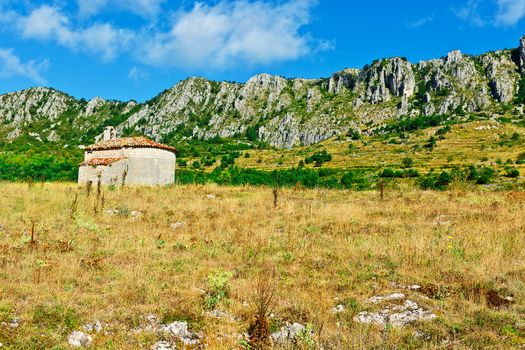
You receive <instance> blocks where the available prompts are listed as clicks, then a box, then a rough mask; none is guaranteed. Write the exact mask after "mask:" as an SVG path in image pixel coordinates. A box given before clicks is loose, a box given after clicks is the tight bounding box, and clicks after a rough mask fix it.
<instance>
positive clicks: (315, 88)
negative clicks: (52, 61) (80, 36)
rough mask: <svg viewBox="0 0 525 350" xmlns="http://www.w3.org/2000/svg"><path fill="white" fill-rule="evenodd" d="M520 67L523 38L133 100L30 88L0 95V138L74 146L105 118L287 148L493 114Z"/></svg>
mask: <svg viewBox="0 0 525 350" xmlns="http://www.w3.org/2000/svg"><path fill="white" fill-rule="evenodd" d="M524 70H525V37H523V38H522V39H521V40H520V45H519V47H518V48H517V49H515V50H501V51H495V52H489V53H486V54H483V55H480V56H470V55H465V54H463V53H461V52H460V51H452V52H450V53H449V54H447V55H446V56H445V57H442V58H439V59H435V60H430V61H423V62H419V63H415V64H414V63H410V62H408V61H407V60H406V59H404V58H398V57H395V58H389V59H381V60H376V61H374V62H373V63H372V64H371V65H367V66H365V67H364V68H363V69H345V70H342V71H339V72H336V73H334V74H333V75H332V76H331V77H329V78H321V79H285V78H283V77H278V76H271V75H268V74H260V75H257V76H255V77H253V78H251V79H250V80H248V81H247V82H246V83H243V84H240V83H229V82H214V81H208V80H206V79H203V78H189V79H186V80H184V81H182V82H180V83H178V84H177V85H175V86H173V87H172V88H171V89H168V90H166V91H164V92H163V93H161V94H160V95H158V96H156V97H155V98H153V99H152V100H150V101H148V102H146V103H143V104H137V103H135V102H134V101H131V102H127V103H124V102H119V101H106V100H103V99H101V98H95V99H92V100H90V101H84V100H75V99H74V98H72V97H70V96H68V95H66V94H63V93H61V92H58V91H55V90H52V89H46V88H32V89H28V90H24V91H19V92H14V93H9V94H5V95H0V138H4V139H9V140H16V139H17V138H19V137H22V136H24V135H25V136H31V135H32V136H31V137H33V138H35V139H37V140H48V141H51V142H59V143H60V142H61V143H72V144H74V143H77V144H78V143H83V142H89V141H91V140H90V138H95V137H96V135H97V134H99V133H100V132H101V130H102V128H103V126H105V125H108V124H115V125H116V126H117V130H118V133H120V134H130V133H140V134H145V135H147V136H150V137H152V138H154V139H156V140H158V141H166V140H176V139H181V138H190V137H193V138H200V139H211V138H214V137H216V136H219V137H244V136H245V135H246V132H247V131H248V130H249V129H251V130H255V132H256V134H257V135H258V139H259V140H260V141H264V142H267V143H269V144H271V145H273V146H276V147H287V148H288V147H293V146H297V145H310V144H314V143H317V142H320V141H323V140H325V139H327V138H330V137H332V136H334V135H338V134H345V133H347V132H348V131H349V130H361V131H365V130H368V129H371V128H374V127H375V126H379V125H381V124H382V123H384V122H385V121H388V120H390V119H392V118H398V117H400V116H404V115H407V116H414V115H421V114H422V115H433V114H450V115H451V116H453V115H454V114H458V113H469V112H470V113H475V112H486V113H489V114H490V113H497V112H498V111H500V110H501V109H502V108H503V107H504V106H506V105H508V104H511V103H514V101H515V97H516V95H517V92H518V85H519V83H520V80H521V79H523V78H522V74H523V71H524ZM75 138H76V139H75Z"/></svg>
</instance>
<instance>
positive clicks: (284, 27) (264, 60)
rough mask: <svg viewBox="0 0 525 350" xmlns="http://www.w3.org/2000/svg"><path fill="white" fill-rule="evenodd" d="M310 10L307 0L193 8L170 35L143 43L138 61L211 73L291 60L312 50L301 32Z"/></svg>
mask: <svg viewBox="0 0 525 350" xmlns="http://www.w3.org/2000/svg"><path fill="white" fill-rule="evenodd" d="M313 5H314V1H311V0H292V1H289V2H286V3H278V4H275V3H269V2H263V1H256V2H250V1H247V0H235V1H221V2H218V3H216V4H215V5H212V6H210V5H206V4H203V3H196V4H195V5H194V6H193V8H191V9H190V10H189V11H182V12H179V13H178V14H177V15H176V16H175V17H174V18H173V21H172V23H171V29H170V30H169V31H168V32H165V33H156V34H154V35H153V39H152V40H149V41H146V42H145V45H144V47H143V50H142V54H141V60H142V61H143V62H145V63H148V64H152V65H159V66H165V65H172V66H183V67H212V68H226V67H229V66H233V65H235V64H239V63H245V64H252V65H253V64H268V63H271V62H275V61H285V60H294V59H297V58H299V57H301V56H304V55H306V54H308V53H310V52H312V50H314V49H315V48H314V47H313V45H314V41H313V40H312V39H311V38H310V37H309V35H307V34H304V33H301V29H302V28H303V27H304V26H305V25H307V24H308V23H309V22H310V11H311V8H312V6H313Z"/></svg>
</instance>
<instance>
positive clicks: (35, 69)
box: [0, 48, 49, 84]
mask: <svg viewBox="0 0 525 350" xmlns="http://www.w3.org/2000/svg"><path fill="white" fill-rule="evenodd" d="M48 66H49V62H48V61H47V60H44V61H40V62H37V61H34V60H32V61H28V62H25V63H24V62H22V61H21V60H20V58H18V57H17V56H16V55H15V54H14V53H13V50H12V49H2V48H0V77H2V78H10V77H13V76H21V77H25V78H29V79H31V80H33V81H35V82H37V83H39V84H45V83H46V80H45V79H44V78H43V77H42V75H41V72H42V71H44V70H46V69H47V68H48Z"/></svg>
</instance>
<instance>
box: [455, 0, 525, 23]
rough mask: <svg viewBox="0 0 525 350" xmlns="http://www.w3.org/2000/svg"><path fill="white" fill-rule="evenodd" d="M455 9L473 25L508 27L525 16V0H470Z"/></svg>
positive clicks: (459, 15) (457, 13)
mask: <svg viewBox="0 0 525 350" xmlns="http://www.w3.org/2000/svg"><path fill="white" fill-rule="evenodd" d="M481 8H483V11H482V10H481ZM453 11H454V13H455V14H456V16H457V17H458V18H460V19H462V20H464V21H465V22H467V23H469V24H470V25H472V26H476V27H483V26H487V25H491V26H498V27H508V26H513V25H515V24H516V23H518V22H519V21H520V20H521V19H523V17H525V0H490V1H489V0H468V1H467V2H466V4H465V5H464V6H463V7H461V8H458V9H453ZM482 13H483V15H482Z"/></svg>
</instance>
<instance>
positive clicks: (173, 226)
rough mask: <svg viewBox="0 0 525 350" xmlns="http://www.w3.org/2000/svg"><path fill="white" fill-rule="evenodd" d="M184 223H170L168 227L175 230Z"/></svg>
mask: <svg viewBox="0 0 525 350" xmlns="http://www.w3.org/2000/svg"><path fill="white" fill-rule="evenodd" d="M184 225H186V223H185V222H175V223H173V224H171V225H170V227H171V229H172V230H177V229H179V228H181V227H183V226H184Z"/></svg>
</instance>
